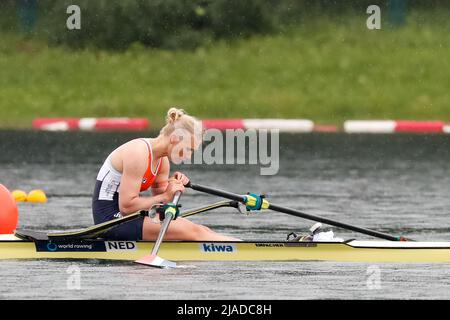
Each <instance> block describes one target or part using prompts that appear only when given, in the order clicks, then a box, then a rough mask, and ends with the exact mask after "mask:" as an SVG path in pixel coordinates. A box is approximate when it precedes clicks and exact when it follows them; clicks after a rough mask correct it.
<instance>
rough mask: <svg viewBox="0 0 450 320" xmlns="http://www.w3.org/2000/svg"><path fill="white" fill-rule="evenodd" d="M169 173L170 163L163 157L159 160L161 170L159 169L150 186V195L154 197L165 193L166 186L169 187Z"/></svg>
mask: <svg viewBox="0 0 450 320" xmlns="http://www.w3.org/2000/svg"><path fill="white" fill-rule="evenodd" d="M169 173H170V163H169V159H168V158H167V157H164V158H163V159H162V160H161V168H160V169H159V172H158V175H157V176H156V178H155V181H153V185H152V194H153V195H154V196H156V195H158V194H162V193H164V192H165V191H166V189H167V186H168V185H169V182H168V180H169Z"/></svg>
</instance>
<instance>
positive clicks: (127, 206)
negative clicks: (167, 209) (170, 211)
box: [119, 148, 171, 216]
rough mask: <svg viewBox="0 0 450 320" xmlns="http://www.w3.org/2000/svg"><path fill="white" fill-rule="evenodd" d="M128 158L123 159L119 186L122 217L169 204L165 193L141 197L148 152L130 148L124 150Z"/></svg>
mask: <svg viewBox="0 0 450 320" xmlns="http://www.w3.org/2000/svg"><path fill="white" fill-rule="evenodd" d="M123 151H124V153H125V154H126V157H124V159H123V171H122V178H121V181H120V186H119V210H120V212H121V213H122V215H124V216H126V215H128V214H130V213H133V212H136V211H140V210H148V209H149V208H151V207H152V206H153V205H154V204H158V203H161V202H167V201H170V200H171V199H167V195H166V194H165V193H161V194H158V195H155V196H153V197H140V196H139V193H140V189H141V183H142V176H143V175H144V174H145V170H146V169H147V163H146V162H145V161H139V159H145V158H146V157H147V153H146V152H147V150H145V149H143V148H129V149H128V150H123Z"/></svg>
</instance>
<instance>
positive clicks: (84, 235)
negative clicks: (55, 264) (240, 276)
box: [47, 200, 239, 240]
mask: <svg viewBox="0 0 450 320" xmlns="http://www.w3.org/2000/svg"><path fill="white" fill-rule="evenodd" d="M223 207H233V208H237V209H239V207H238V203H237V202H236V201H226V200H223V201H219V202H216V203H213V204H210V205H207V206H203V207H199V208H195V209H191V210H188V211H186V212H184V213H182V214H180V217H183V218H187V217H190V216H193V215H196V214H199V213H202V212H207V211H210V210H214V209H218V208H223ZM148 215H149V212H148V211H145V210H141V211H139V212H135V213H131V214H129V215H126V216H124V217H121V218H118V219H113V220H110V221H106V222H103V223H99V224H96V225H94V226H91V227H87V228H85V229H82V230H77V231H69V232H57V233H47V237H48V238H49V239H53V240H69V239H96V238H99V237H101V236H102V234H104V233H105V232H107V231H109V230H111V229H112V228H115V227H117V226H119V225H121V224H124V223H127V222H130V221H133V220H135V219H138V218H140V217H145V216H148Z"/></svg>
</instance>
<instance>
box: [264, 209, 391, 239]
mask: <svg viewBox="0 0 450 320" xmlns="http://www.w3.org/2000/svg"><path fill="white" fill-rule="evenodd" d="M269 209H271V210H274V211H279V212H283V213H286V214H290V215H292V216H296V217H300V218H304V219H308V220H312V221H317V222H322V223H326V224H329V225H331V226H335V227H338V228H343V229H347V230H352V231H355V232H359V233H362V234H367V235H369V236H373V237H378V238H381V239H386V240H391V241H399V240H400V238H399V237H395V236H391V235H389V234H386V233H382V232H378V231H375V230H370V229H366V228H361V227H357V226H354V225H350V224H346V223H343V222H339V221H335V220H330V219H327V218H323V217H318V216H315V215H311V214H307V213H303V212H300V211H298V210H294V209H290V208H285V207H281V206H278V205H276V204H270V205H269Z"/></svg>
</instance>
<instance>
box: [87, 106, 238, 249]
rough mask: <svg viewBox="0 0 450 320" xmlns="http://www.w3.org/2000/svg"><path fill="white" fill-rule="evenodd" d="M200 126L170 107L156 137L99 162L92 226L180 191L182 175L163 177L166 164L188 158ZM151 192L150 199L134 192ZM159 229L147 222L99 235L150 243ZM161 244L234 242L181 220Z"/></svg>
mask: <svg viewBox="0 0 450 320" xmlns="http://www.w3.org/2000/svg"><path fill="white" fill-rule="evenodd" d="M202 136H203V134H202V125H201V122H200V121H198V120H197V119H195V118H194V117H192V116H189V115H188V114H186V113H185V112H184V110H182V109H176V108H171V109H170V110H169V111H168V113H167V120H166V125H165V126H164V127H163V128H162V129H161V131H160V133H159V135H158V136H157V137H156V138H140V139H134V140H131V141H129V142H127V143H125V144H123V145H121V146H119V147H118V148H117V149H115V150H114V151H113V152H112V153H111V154H110V155H109V156H108V157H107V159H106V160H105V162H104V164H103V166H102V167H101V169H100V171H99V173H98V175H97V182H96V184H95V190H94V195H93V200H92V211H93V215H94V222H95V224H98V223H102V222H105V221H108V220H111V219H115V218H119V217H122V216H126V215H128V214H131V213H133V212H137V211H140V210H149V208H151V207H152V206H153V205H156V204H161V203H168V202H171V201H172V199H173V197H174V195H175V193H176V192H177V191H180V192H184V191H185V189H184V186H185V185H186V184H187V183H188V182H189V179H188V177H187V176H186V175H184V174H183V173H181V172H175V173H174V174H173V175H172V177H170V178H169V172H170V162H173V163H180V162H181V161H183V160H185V159H189V158H190V157H191V155H192V152H193V150H196V149H197V148H198V146H199V145H200V144H201V142H202ZM149 188H151V190H152V195H151V196H141V195H140V193H141V192H142V191H145V190H147V189H149ZM159 231H160V224H159V223H154V222H152V220H151V219H150V218H149V217H140V218H138V219H136V220H133V221H130V222H127V223H124V224H122V225H119V226H117V227H115V228H113V229H112V230H110V231H108V232H107V233H106V234H105V237H106V238H108V239H115V240H155V239H156V238H157V236H158V234H159ZM164 239H166V240H199V241H221V240H223V241H236V240H238V239H235V238H231V237H227V236H224V235H221V234H218V233H216V232H214V231H212V230H211V229H209V228H207V227H205V226H202V225H199V224H195V223H193V222H191V221H189V220H187V219H184V218H181V217H179V218H177V219H176V220H173V221H172V222H171V224H170V226H169V229H168V230H167V233H166V235H165V237H164Z"/></svg>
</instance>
